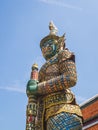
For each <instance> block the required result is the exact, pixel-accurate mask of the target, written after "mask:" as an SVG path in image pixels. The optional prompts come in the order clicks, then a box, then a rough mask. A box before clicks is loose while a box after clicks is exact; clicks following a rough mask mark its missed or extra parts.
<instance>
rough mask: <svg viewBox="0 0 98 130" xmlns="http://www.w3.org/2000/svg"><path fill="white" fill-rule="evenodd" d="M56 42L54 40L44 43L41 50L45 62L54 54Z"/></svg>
mask: <svg viewBox="0 0 98 130" xmlns="http://www.w3.org/2000/svg"><path fill="white" fill-rule="evenodd" d="M56 42H57V41H56V40H54V39H49V40H48V41H46V42H44V44H43V46H42V48H41V50H42V53H43V56H44V58H45V59H46V60H48V59H50V58H51V57H53V56H54V55H55V54H56V50H57V45H56Z"/></svg>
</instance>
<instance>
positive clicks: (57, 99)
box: [43, 92, 74, 109]
mask: <svg viewBox="0 0 98 130" xmlns="http://www.w3.org/2000/svg"><path fill="white" fill-rule="evenodd" d="M73 100H74V95H73V94H72V93H65V92H63V93H61V92H58V93H54V94H50V95H48V96H46V97H44V98H43V101H44V105H45V109H47V108H50V107H51V106H55V105H59V104H63V103H71V102H72V101H73Z"/></svg>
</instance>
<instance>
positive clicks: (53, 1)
mask: <svg viewBox="0 0 98 130" xmlns="http://www.w3.org/2000/svg"><path fill="white" fill-rule="evenodd" d="M40 2H43V3H46V4H52V5H57V6H61V7H65V8H69V9H75V10H80V11H81V10H82V8H81V7H77V6H74V5H70V4H66V3H65V2H61V1H59V0H40Z"/></svg>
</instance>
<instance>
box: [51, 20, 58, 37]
mask: <svg viewBox="0 0 98 130" xmlns="http://www.w3.org/2000/svg"><path fill="white" fill-rule="evenodd" d="M49 30H50V35H56V34H57V32H58V29H57V27H56V26H55V25H54V23H53V21H50V23H49Z"/></svg>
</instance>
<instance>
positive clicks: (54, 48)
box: [26, 22, 82, 130]
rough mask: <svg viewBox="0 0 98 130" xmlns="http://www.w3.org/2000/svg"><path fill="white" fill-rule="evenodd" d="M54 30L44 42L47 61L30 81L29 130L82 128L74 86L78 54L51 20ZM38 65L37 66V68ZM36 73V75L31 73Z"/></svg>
mask: <svg viewBox="0 0 98 130" xmlns="http://www.w3.org/2000/svg"><path fill="white" fill-rule="evenodd" d="M49 29H50V33H49V35H48V36H46V37H45V38H43V39H42V40H41V42H40V48H41V51H42V54H43V57H44V58H45V59H46V63H45V64H44V65H43V66H42V67H41V69H40V70H39V72H38V68H37V66H36V65H34V66H33V67H32V68H33V69H32V72H34V75H35V77H36V75H38V78H35V79H34V75H33V78H31V79H30V80H29V81H28V84H27V90H26V92H27V96H28V98H29V101H28V105H27V122H26V130H82V114H81V110H80V107H79V106H78V105H77V104H76V101H75V96H74V94H73V93H72V92H71V90H70V88H71V87H73V86H75V84H76V82H77V73H76V66H75V55H74V54H73V53H72V52H70V51H69V50H68V49H67V48H66V45H65V35H63V36H61V37H59V36H57V31H58V29H57V28H56V27H55V25H54V24H53V22H50V24H49ZM34 69H35V70H34ZM31 77H32V76H31Z"/></svg>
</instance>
